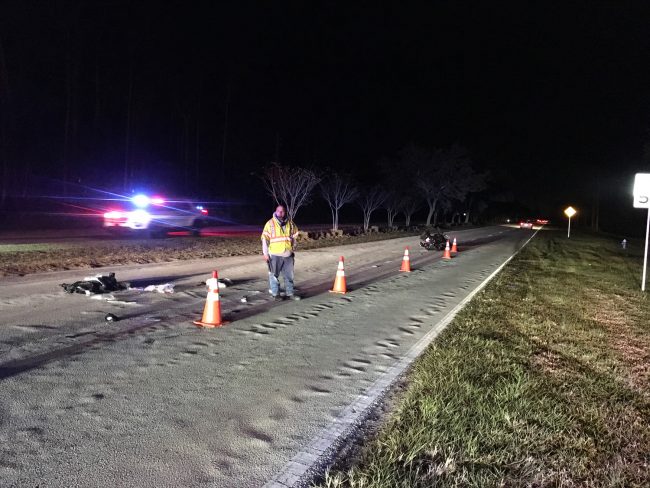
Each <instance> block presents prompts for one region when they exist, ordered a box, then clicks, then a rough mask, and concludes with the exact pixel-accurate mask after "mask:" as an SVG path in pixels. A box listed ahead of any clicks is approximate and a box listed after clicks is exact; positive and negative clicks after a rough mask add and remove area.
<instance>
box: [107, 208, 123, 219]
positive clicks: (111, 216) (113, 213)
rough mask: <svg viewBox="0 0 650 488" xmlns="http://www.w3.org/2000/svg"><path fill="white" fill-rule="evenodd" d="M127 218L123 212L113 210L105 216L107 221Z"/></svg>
mask: <svg viewBox="0 0 650 488" xmlns="http://www.w3.org/2000/svg"><path fill="white" fill-rule="evenodd" d="M124 217H126V216H125V215H124V214H123V213H122V212H118V211H117V210H111V211H110V212H106V213H105V214H104V218H105V219H121V218H124Z"/></svg>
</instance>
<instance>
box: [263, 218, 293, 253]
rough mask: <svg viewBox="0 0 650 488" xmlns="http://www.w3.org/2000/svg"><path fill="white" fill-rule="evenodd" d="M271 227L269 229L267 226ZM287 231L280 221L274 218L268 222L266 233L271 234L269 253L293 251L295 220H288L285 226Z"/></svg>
mask: <svg viewBox="0 0 650 488" xmlns="http://www.w3.org/2000/svg"><path fill="white" fill-rule="evenodd" d="M267 226H268V227H269V229H268V231H267V230H266V227H267ZM284 229H285V231H284V232H283V231H282V226H280V224H279V222H278V221H277V220H276V219H275V218H272V219H271V220H269V221H268V222H267V223H266V226H265V229H264V233H265V235H269V236H270V237H269V253H270V254H283V253H285V252H287V251H292V250H293V246H292V243H291V239H292V233H293V222H287V223H286V224H285V226H284Z"/></svg>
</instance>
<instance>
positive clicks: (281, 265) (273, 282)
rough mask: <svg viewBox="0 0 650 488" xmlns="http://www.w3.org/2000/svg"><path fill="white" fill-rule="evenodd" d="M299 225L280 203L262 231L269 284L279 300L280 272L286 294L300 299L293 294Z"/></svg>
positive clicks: (275, 297)
mask: <svg viewBox="0 0 650 488" xmlns="http://www.w3.org/2000/svg"><path fill="white" fill-rule="evenodd" d="M297 235H298V227H296V224H294V223H293V221H291V220H289V219H288V218H287V211H286V209H285V208H284V206H283V205H278V207H277V208H276V209H275V213H274V214H273V217H271V219H270V220H269V221H268V222H267V223H266V225H265V226H264V231H263V232H262V253H263V254H264V260H265V261H266V262H267V263H268V265H269V285H270V289H271V295H273V298H274V299H275V300H277V301H280V300H282V297H281V296H280V280H279V277H280V273H282V276H284V290H285V295H286V296H287V298H289V299H290V300H300V297H299V296H297V295H294V294H293V258H294V249H295V245H296V236H297Z"/></svg>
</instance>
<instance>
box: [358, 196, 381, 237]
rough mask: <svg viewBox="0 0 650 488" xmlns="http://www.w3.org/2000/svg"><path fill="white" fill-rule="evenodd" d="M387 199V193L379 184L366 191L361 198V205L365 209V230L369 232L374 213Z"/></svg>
mask: <svg viewBox="0 0 650 488" xmlns="http://www.w3.org/2000/svg"><path fill="white" fill-rule="evenodd" d="M385 199H386V194H385V193H384V191H383V190H382V189H381V187H379V186H373V187H372V188H370V189H368V190H366V191H364V192H363V193H362V194H361V198H359V206H360V207H361V210H363V230H364V231H366V232H368V228H369V227H370V217H371V216H372V213H373V212H374V211H375V210H377V209H378V208H380V207H381V206H382V204H383V203H384V200H385Z"/></svg>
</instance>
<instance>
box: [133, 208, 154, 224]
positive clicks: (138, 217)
mask: <svg viewBox="0 0 650 488" xmlns="http://www.w3.org/2000/svg"><path fill="white" fill-rule="evenodd" d="M129 220H130V221H131V222H133V223H134V224H148V223H149V221H151V215H150V214H149V212H147V211H146V210H134V211H133V212H131V213H130V214H129Z"/></svg>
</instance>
